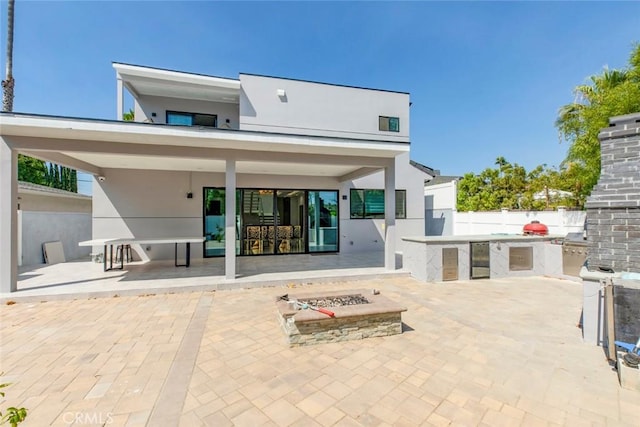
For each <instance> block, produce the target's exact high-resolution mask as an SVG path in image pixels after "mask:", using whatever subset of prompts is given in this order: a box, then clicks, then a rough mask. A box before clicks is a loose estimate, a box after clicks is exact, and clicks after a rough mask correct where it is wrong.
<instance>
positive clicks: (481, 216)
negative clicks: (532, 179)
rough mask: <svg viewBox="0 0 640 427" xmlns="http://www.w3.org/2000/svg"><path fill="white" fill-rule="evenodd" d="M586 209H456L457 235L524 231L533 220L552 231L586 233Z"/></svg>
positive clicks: (561, 233)
mask: <svg viewBox="0 0 640 427" xmlns="http://www.w3.org/2000/svg"><path fill="white" fill-rule="evenodd" d="M586 215H587V213H586V211H569V210H566V209H564V208H559V209H558V210H557V211H526V212H520V211H509V210H508V209H503V210H502V211H500V212H456V211H454V212H453V234H454V235H456V236H464V235H474V234H497V233H500V234H522V227H524V226H525V224H528V223H530V222H531V221H540V222H541V223H542V224H544V225H546V226H547V227H548V228H549V234H552V235H554V234H555V235H562V236H564V235H566V234H567V233H570V232H582V231H583V230H584V221H585V218H586Z"/></svg>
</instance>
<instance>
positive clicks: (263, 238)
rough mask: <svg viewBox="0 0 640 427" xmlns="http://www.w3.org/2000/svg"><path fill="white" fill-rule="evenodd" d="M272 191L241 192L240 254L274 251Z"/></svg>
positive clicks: (269, 252)
mask: <svg viewBox="0 0 640 427" xmlns="http://www.w3.org/2000/svg"><path fill="white" fill-rule="evenodd" d="M273 199H274V191H273V190H250V189H245V190H242V202H241V209H242V215H241V217H242V221H241V223H242V254H243V255H263V254H272V253H274V249H275V229H274V225H275V224H274V200H273Z"/></svg>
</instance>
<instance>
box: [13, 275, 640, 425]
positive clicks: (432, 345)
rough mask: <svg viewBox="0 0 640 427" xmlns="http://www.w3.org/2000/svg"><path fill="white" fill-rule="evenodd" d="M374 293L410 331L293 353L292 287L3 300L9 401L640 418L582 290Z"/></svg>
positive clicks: (354, 420)
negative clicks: (587, 321) (395, 308)
mask: <svg viewBox="0 0 640 427" xmlns="http://www.w3.org/2000/svg"><path fill="white" fill-rule="evenodd" d="M310 286H313V288H314V290H315V289H317V290H319V291H320V290H334V289H338V288H362V287H363V283H362V282H351V283H350V282H342V283H339V282H336V283H326V284H318V285H310ZM308 287H309V286H302V288H305V289H307V288H308ZM366 287H371V288H377V289H380V290H381V292H382V294H383V295H385V296H387V297H389V298H391V299H393V300H395V301H397V302H399V303H401V304H404V305H406V306H407V307H408V311H407V312H406V313H404V314H403V322H404V323H405V329H406V330H405V332H404V333H403V334H402V335H396V336H391V337H382V338H370V339H366V340H361V341H351V342H344V343H334V344H324V345H317V346H309V347H302V348H289V347H288V346H287V345H286V344H285V341H284V336H283V334H282V332H281V331H280V330H279V326H278V324H277V320H276V315H275V307H274V303H273V301H274V298H275V296H277V295H281V294H284V293H287V292H290V291H291V290H290V289H287V288H286V287H273V288H259V289H246V290H230V291H216V292H194V293H183V294H168V295H148V296H141V297H119V298H102V299H89V300H87V299H83V300H70V301H51V302H46V303H18V304H15V305H11V306H4V305H3V306H2V307H0V321H1V329H0V340H1V341H0V343H1V345H2V348H1V352H0V358H1V359H0V360H1V362H0V371H5V372H6V374H5V377H4V378H3V382H5V381H8V382H13V385H11V386H10V387H9V388H7V389H5V391H6V393H7V400H6V401H4V402H3V403H1V404H0V408H6V407H7V406H9V405H20V406H25V407H27V408H28V409H30V412H29V416H28V418H27V422H25V423H24V424H23V425H24V426H40V425H43V426H44V425H114V426H115V425H126V426H142V425H152V426H155V425H158V426H172V425H181V426H201V425H211V426H224V425H237V426H255V425H277V426H289V425H291V426H314V425H321V426H333V425H338V426H350V425H354V426H355V425H372V426H373V425H407V426H414V425H467V426H473V425H486V426H501V425H514V426H520V425H522V426H529V425H541V426H543V425H566V426H582V425H585V426H587V425H589V426H591V425H602V426H618V425H620V426H636V425H637V420H638V414H640V393H639V392H633V391H629V390H624V389H621V388H620V387H619V385H618V382H617V377H616V373H615V371H613V370H612V369H611V368H610V367H609V366H608V365H607V363H606V361H605V359H604V356H603V352H602V349H600V348H597V347H593V346H590V345H587V344H584V343H582V340H581V334H580V329H579V328H578V327H577V323H578V322H579V319H580V307H581V295H582V293H581V290H582V288H581V285H580V284H578V283H575V282H570V281H563V280H556V279H548V278H541V277H532V278H515V279H501V280H486V281H484V280H483V281H466V282H447V283H441V284H424V283H419V282H416V281H414V280H412V279H410V278H391V279H389V278H387V279H380V280H373V281H368V282H367V283H366Z"/></svg>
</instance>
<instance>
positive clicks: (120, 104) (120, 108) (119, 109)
mask: <svg viewBox="0 0 640 427" xmlns="http://www.w3.org/2000/svg"><path fill="white" fill-rule="evenodd" d="M116 82H117V83H116V84H117V92H118V93H117V94H116V99H117V101H116V120H122V115H123V114H124V87H123V85H122V79H116Z"/></svg>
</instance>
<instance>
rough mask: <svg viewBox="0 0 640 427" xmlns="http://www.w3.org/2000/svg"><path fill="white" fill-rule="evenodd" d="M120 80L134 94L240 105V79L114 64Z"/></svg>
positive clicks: (137, 95)
mask: <svg viewBox="0 0 640 427" xmlns="http://www.w3.org/2000/svg"><path fill="white" fill-rule="evenodd" d="M113 68H114V69H115V70H116V74H117V78H118V79H120V80H122V83H123V84H124V86H125V87H126V88H127V90H128V91H129V92H131V94H133V95H134V96H135V97H140V96H162V97H169V98H181V99H196V100H201V101H210V102H224V103H232V104H238V103H239V102H240V101H239V99H240V80H236V79H228V78H222V77H213V76H205V75H201V74H192V73H184V72H180V71H171V70H162V69H158V68H150V67H141V66H138V65H129V64H121V63H117V62H114V63H113Z"/></svg>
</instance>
